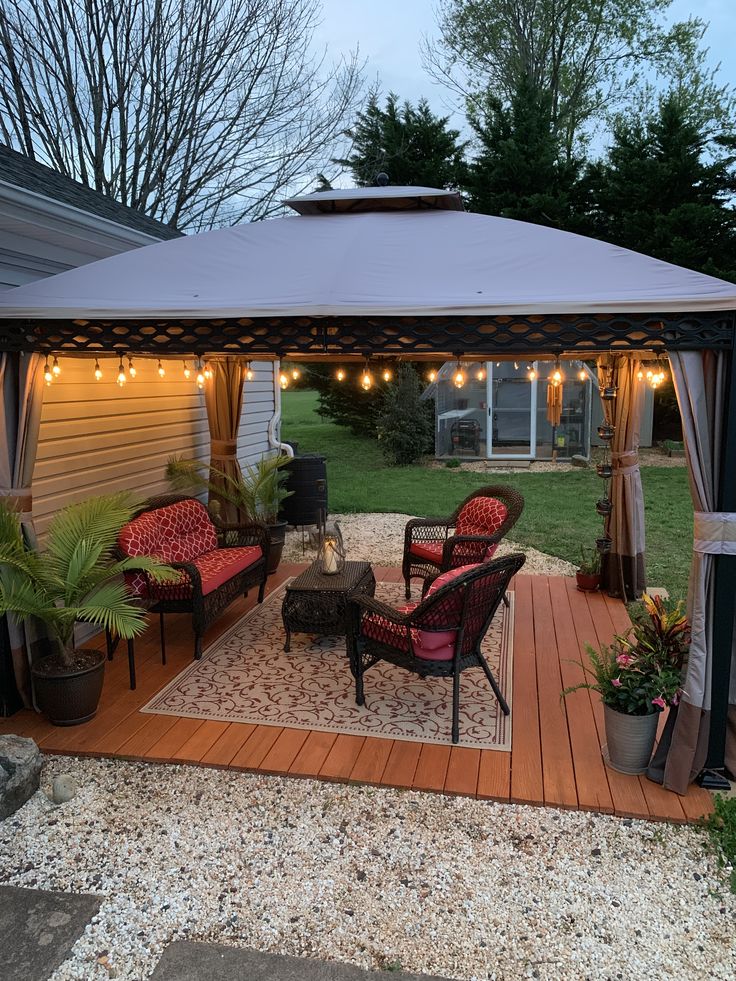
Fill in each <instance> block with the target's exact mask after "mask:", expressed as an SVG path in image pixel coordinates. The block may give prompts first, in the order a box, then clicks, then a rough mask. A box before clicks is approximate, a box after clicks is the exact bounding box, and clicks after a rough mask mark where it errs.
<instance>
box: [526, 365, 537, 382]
mask: <svg viewBox="0 0 736 981" xmlns="http://www.w3.org/2000/svg"><path fill="white" fill-rule="evenodd" d="M526 373H527V376H528V377H529V381H530V382H533V381H534V379H535V378H536V377H537V372H536V369H535V368H534V365H531V364H530V365H528V367H527V369H526Z"/></svg>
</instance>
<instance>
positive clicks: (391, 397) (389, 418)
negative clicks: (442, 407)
mask: <svg viewBox="0 0 736 981" xmlns="http://www.w3.org/2000/svg"><path fill="white" fill-rule="evenodd" d="M421 394H422V386H421V382H420V381H419V375H418V374H417V372H416V370H415V368H414V366H413V365H410V364H406V363H402V364H400V365H399V371H398V375H397V378H396V381H395V382H394V383H393V384H391V385H389V386H388V388H387V389H386V390H385V392H384V395H383V403H382V406H381V411H380V413H379V415H378V419H377V423H378V438H379V439H380V440H381V447H382V449H383V455H384V457H385V458H386V461H387V463H390V464H393V465H394V466H399V467H401V466H408V465H409V464H411V463H416V462H417V461H418V460H419V459H420V458H421V457H422V456H423V455H424V454H425V453H431V452H432V450H433V449H434V447H433V444H432V440H433V437H434V402H432V401H429V402H423V401H422V400H421Z"/></svg>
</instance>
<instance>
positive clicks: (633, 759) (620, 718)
mask: <svg viewBox="0 0 736 981" xmlns="http://www.w3.org/2000/svg"><path fill="white" fill-rule="evenodd" d="M603 718H604V720H605V724H606V746H605V747H604V750H603V756H604V758H605V760H606V763H607V764H608V765H609V766H610V767H611V768H612V769H613V770H618V771H619V772H620V773H644V771H645V770H646V768H647V767H648V766H649V760H650V759H651V758H652V750H653V749H654V740H655V738H656V735H657V722H658V720H659V713H658V712H652V713H651V715H625V714H624V713H623V712H617V711H616V710H615V709H612V708H611V707H610V705H604V706H603Z"/></svg>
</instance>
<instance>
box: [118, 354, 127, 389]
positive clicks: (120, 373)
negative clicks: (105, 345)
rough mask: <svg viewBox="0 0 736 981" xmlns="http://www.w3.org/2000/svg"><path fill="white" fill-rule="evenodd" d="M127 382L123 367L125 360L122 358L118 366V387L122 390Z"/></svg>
mask: <svg viewBox="0 0 736 981" xmlns="http://www.w3.org/2000/svg"><path fill="white" fill-rule="evenodd" d="M126 381H127V378H126V377H125V368H124V367H123V359H122V358H121V359H120V363H119V364H118V377H117V382H118V385H119V386H120V387H121V388H122V387H123V385H124V384H125V382H126Z"/></svg>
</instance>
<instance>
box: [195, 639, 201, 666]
mask: <svg viewBox="0 0 736 981" xmlns="http://www.w3.org/2000/svg"><path fill="white" fill-rule="evenodd" d="M201 659H202V635H201V634H195V635H194V660H195V661H201Z"/></svg>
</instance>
